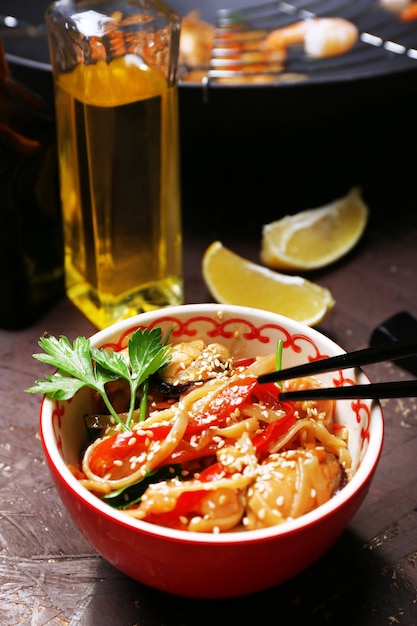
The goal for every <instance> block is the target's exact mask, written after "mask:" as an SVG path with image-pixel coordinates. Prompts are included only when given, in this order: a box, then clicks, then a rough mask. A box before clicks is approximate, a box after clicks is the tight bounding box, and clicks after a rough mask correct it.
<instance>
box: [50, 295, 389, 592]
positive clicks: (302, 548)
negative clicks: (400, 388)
mask: <svg viewBox="0 0 417 626" xmlns="http://www.w3.org/2000/svg"><path fill="white" fill-rule="evenodd" d="M155 326H160V327H161V328H162V329H163V330H166V331H167V330H168V329H173V331H172V333H171V336H170V339H171V341H172V342H174V343H176V342H179V341H189V340H192V339H195V338H197V337H202V338H203V339H206V340H208V341H219V342H222V343H224V344H226V345H227V346H228V347H230V348H231V349H232V351H233V353H234V354H235V355H237V356H239V357H243V356H251V355H262V354H269V353H271V352H273V351H275V349H276V345H277V341H278V340H279V339H282V340H283V367H289V366H292V365H296V364H301V363H305V362H307V361H308V360H314V359H317V358H322V357H323V356H333V355H336V354H340V353H343V350H342V348H341V347H340V346H338V345H337V344H336V343H334V342H333V341H331V340H330V339H329V338H327V337H326V336H324V335H323V334H321V333H319V332H318V331H317V330H315V329H312V328H309V327H307V326H304V325H302V324H299V323H298V322H295V321H293V320H290V319H288V318H286V317H283V316H280V315H276V314H272V313H269V312H267V311H261V310H257V309H252V308H246V307H238V306H227V305H217V304H195V305H184V306H179V307H169V308H166V309H162V310H158V311H153V312H150V313H144V314H141V315H138V316H136V317H132V318H131V319H128V320H124V321H121V322H119V323H116V324H114V325H113V326H110V327H109V328H107V329H105V330H102V331H100V332H98V333H96V334H95V335H94V336H93V337H92V338H91V342H92V345H93V346H95V347H104V346H106V347H111V348H114V349H116V350H119V349H122V348H124V347H126V345H127V339H128V337H129V335H130V334H131V333H132V332H133V331H134V330H135V329H136V328H138V327H147V328H152V327H155ZM320 378H321V379H322V380H323V382H324V383H325V384H326V386H328V385H334V384H335V383H336V381H337V384H340V381H341V378H342V379H343V380H344V382H345V383H346V384H351V383H352V382H353V383H356V382H362V383H367V382H369V380H368V379H367V377H365V375H364V374H363V373H362V372H358V371H353V370H344V371H343V372H342V371H340V372H339V371H338V372H335V373H329V374H323V375H320ZM89 402H90V394H89V393H88V390H85V392H83V390H82V391H81V392H79V393H78V394H77V395H76V396H75V397H74V398H73V399H72V400H71V401H68V402H60V401H54V400H49V399H44V400H43V402H42V406H41V411H40V434H41V439H42V444H43V447H44V452H45V456H46V459H47V462H48V464H49V467H50V470H51V473H52V476H53V479H54V482H55V485H56V489H57V491H58V493H59V495H60V497H61V499H62V502H63V503H64V505H65V507H66V508H67V510H68V512H69V514H70V516H71V517H72V519H73V521H74V523H75V524H76V525H77V526H78V528H79V529H80V531H81V532H82V533H83V534H84V536H85V537H86V539H87V540H88V541H89V542H90V544H91V545H92V546H93V547H94V548H95V550H97V552H98V553H100V554H101V555H102V556H103V557H104V558H105V559H107V560H108V561H109V562H110V563H112V564H113V565H114V566H115V567H116V568H118V569H119V570H121V571H122V572H124V573H125V574H127V575H128V576H130V577H132V578H134V579H136V580H138V581H139V582H141V583H144V584H146V585H149V586H150V587H153V588H155V589H159V590H162V591H165V592H169V593H172V594H177V595H181V596H188V597H194V598H230V597H237V596H242V595H246V594H250V593H254V592H258V591H261V590H265V589H267V588H270V587H273V586H274V585H278V584H279V583H281V582H283V581H285V580H287V579H289V578H291V577H293V576H295V575H296V574H298V573H299V572H301V571H302V570H304V569H306V568H307V567H309V566H310V565H311V564H312V563H313V562H314V561H315V560H316V559H318V558H319V557H320V556H321V555H322V554H323V553H324V552H325V551H326V550H327V549H328V548H329V547H330V546H331V545H332V544H333V543H334V542H335V541H336V539H337V538H338V537H339V536H340V535H341V533H342V532H343V530H344V529H345V528H346V526H347V525H348V523H349V521H350V520H351V519H352V517H353V516H354V514H355V513H356V511H357V510H358V508H359V506H360V505H361V503H362V502H363V500H364V498H365V496H366V494H367V492H368V489H369V486H370V482H371V479H372V476H373V474H374V472H375V469H376V467H377V463H378V460H379V457H380V454H381V449H382V443H383V415H382V411H381V408H380V405H379V404H378V403H376V402H371V401H364V400H355V401H351V400H349V401H347V400H343V401H337V403H336V421H337V422H338V423H340V424H343V425H345V426H346V427H347V428H348V429H349V449H350V453H351V455H352V458H353V466H354V473H353V476H352V478H351V480H350V481H349V483H348V484H347V485H346V486H345V487H344V488H343V489H342V490H341V491H340V492H339V493H338V494H336V495H335V496H334V497H333V498H332V499H331V500H330V501H328V502H327V503H325V504H323V505H321V506H320V507H318V508H317V509H315V510H314V511H312V512H310V513H307V514H306V515H303V516H302V517H299V518H297V519H294V520H292V521H288V522H286V523H284V524H282V525H279V526H274V527H271V528H265V529H260V530H251V531H246V532H229V533H224V534H206V533H192V532H187V531H179V530H171V529H169V528H164V527H160V526H156V525H154V524H150V523H148V522H143V521H139V520H134V519H131V518H129V517H128V516H127V515H126V514H124V513H123V512H122V511H118V510H115V509H113V508H112V507H111V506H109V505H108V504H106V503H104V502H103V501H101V500H100V499H99V498H97V497H96V496H94V495H93V494H92V493H90V492H89V491H87V490H86V489H85V488H84V487H83V486H81V485H80V483H79V482H78V481H77V480H76V478H74V476H73V475H72V473H71V472H70V471H69V469H68V467H67V464H69V463H72V464H77V463H78V460H79V455H80V452H81V450H82V448H83V446H84V445H85V443H86V432H85V427H84V420H83V416H84V414H85V413H87V412H88V411H89V408H90V406H89ZM255 573H256V574H255Z"/></svg>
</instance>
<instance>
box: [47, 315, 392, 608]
mask: <svg viewBox="0 0 417 626" xmlns="http://www.w3.org/2000/svg"><path fill="white" fill-rule="evenodd" d="M138 331H139V332H138ZM143 335H145V336H146V337H148V338H149V336H152V337H155V336H156V335H157V338H158V347H157V348H156V347H155V346H156V344H155V345H154V344H152V345H153V348H155V350H153V348H152V349H149V350H148V351H147V352H148V353H149V354H151V355H152V356H155V355H159V356H157V357H156V361H158V358H160V362H158V364H159V366H158V367H157V368H156V369H155V371H153V372H152V373H151V375H150V376H149V380H148V381H147V382H146V402H145V403H142V402H141V401H140V400H141V397H139V396H140V395H141V394H139V396H138V394H137V391H138V390H143V384H145V383H141V384H140V385H139V387H137V388H136V389H135V402H134V403H133V404H131V394H130V391H131V386H130V385H129V391H128V392H127V393H126V389H125V391H124V392H123V393H122V394H120V389H119V388H118V387H117V385H119V386H120V381H117V380H116V381H111V383H110V387H109V390H108V397H110V398H111V399H113V397H112V394H113V393H114V397H115V398H116V396H117V398H118V400H117V402H119V403H120V404H119V406H118V410H119V412H118V413H117V414H116V418H115V417H114V416H113V415H111V413H110V412H109V411H107V415H106V413H104V415H103V414H100V415H99V414H98V413H97V406H98V405H97V402H96V396H95V394H94V393H92V392H91V389H87V388H81V389H80V390H79V391H78V392H77V393H76V394H75V395H73V397H72V398H71V399H66V398H65V397H62V396H61V398H59V397H56V398H55V399H54V398H51V397H49V398H48V397H45V398H44V400H43V402H42V406H41V416H40V429H41V439H42V443H43V447H44V451H45V455H46V459H47V461H48V464H49V467H50V470H51V473H52V476H53V478H54V481H55V484H56V487H57V491H58V493H59V495H60V497H61V499H62V501H63V503H64V505H65V506H66V508H67V509H68V512H69V513H70V515H71V517H72V518H73V520H74V522H75V523H76V524H77V526H78V527H79V528H80V530H81V532H83V534H84V535H85V536H86V538H87V539H88V540H89V542H90V543H91V545H92V546H93V547H94V548H95V549H96V550H97V551H98V552H99V553H100V554H101V555H102V556H103V557H104V558H106V559H107V560H108V561H109V562H111V563H112V564H113V565H114V566H115V567H117V568H119V569H120V570H121V571H123V572H124V573H126V574H127V575H129V576H131V577H132V578H134V579H136V580H138V581H140V582H142V583H144V584H146V585H149V586H151V587H154V588H157V589H160V590H163V591H166V592H169V593H174V594H178V595H183V596H188V597H195V598H228V597H236V596H241V595H245V594H249V593H254V592H257V591H261V590H264V589H267V588H270V587H272V586H274V585H277V584H279V583H281V582H283V581H285V580H287V579H288V578H291V577H293V576H294V575H296V574H297V573H299V572H301V571H302V570H304V569H305V568H306V567H308V566H309V565H310V564H311V563H313V562H314V561H315V560H316V559H317V558H319V557H320V556H321V555H322V554H323V553H324V552H325V551H326V550H327V549H328V548H329V547H330V546H331V545H332V544H333V543H334V542H335V540H336V539H337V538H338V537H339V535H340V534H341V533H342V532H343V530H344V529H345V528H346V526H347V524H348V523H349V521H350V520H351V518H352V516H353V515H354V514H355V512H356V511H357V509H358V507H359V506H360V504H361V502H362V501H363V499H364V498H365V496H366V493H367V491H368V489H369V485H370V481H371V479H372V476H373V473H374V471H375V469H376V466H377V463H378V459H379V455H380V452H381V447H382V439H383V418H382V412H381V409H380V406H379V405H378V403H375V402H374V403H372V402H370V401H354V402H352V401H336V402H334V403H328V402H327V403H323V404H319V405H312V404H309V403H298V404H295V403H294V404H292V403H288V402H280V400H279V392H280V388H279V386H278V385H276V384H275V383H274V384H268V385H261V384H259V383H258V382H257V378H258V376H259V375H261V374H262V373H265V372H267V371H272V370H273V369H275V368H276V358H277V346H282V367H283V368H284V367H289V366H292V365H296V364H301V363H303V362H306V361H309V360H316V359H320V358H324V357H326V356H333V355H335V354H340V353H342V352H343V350H342V349H341V348H340V347H339V346H338V345H337V344H335V343H334V342H332V341H331V340H330V339H328V338H327V337H325V336H324V335H322V334H321V333H319V332H318V331H317V330H314V329H312V328H310V327H306V326H303V325H301V324H299V323H297V322H294V321H292V320H290V319H288V318H285V317H282V316H280V315H276V314H271V313H268V312H266V311H260V310H256V309H251V308H246V307H236V306H227V305H216V304H205V305H204V304H202V305H184V306H180V307H170V308H168V309H164V310H161V311H154V312H151V313H144V314H141V315H139V316H136V317H133V318H131V319H129V320H124V321H123V322H119V323H117V324H115V325H114V326H112V327H109V328H107V329H105V330H103V331H100V332H98V333H97V334H96V335H94V336H93V337H91V339H90V342H91V347H92V350H93V352H92V354H93V356H94V358H96V359H97V361H96V365H97V364H98V365H97V367H98V368H99V370H100V371H101V368H105V365H106V361H107V357H104V356H103V353H102V352H101V350H103V352H104V351H105V352H106V353H107V354H109V355H114V354H119V356H120V358H121V359H123V363H125V364H128V363H129V361H130V362H131V363H130V365H131V367H132V368H133V369H135V367H136V366H137V365H138V363H136V364H135V360H136V359H138V357H137V356H135V355H137V354H138V352H137V350H136V351H134V352H132V349H133V347H134V346H133V344H136V342H137V339H136V338H137V337H139V336H140V337H142V336H143ZM132 338H133V340H132ZM129 340H131V344H132V345H130V346H129ZM136 347H137V345H136ZM148 348H149V344H148ZM96 349H100V350H96ZM141 354H142V356H143V353H141ZM109 358H110V359H113V358H114V357H113V356H109ZM117 359H118V357H117V358H116V360H117ZM139 360H140V359H139ZM151 360H152V359H151ZM149 362H150V361H149V359H148V361H147V363H148V364H149ZM118 363H119V361H118ZM118 366H119V367H120V368H121V369H123V368H124V365H123V364H120V363H119V365H118ZM356 382H367V378H366V377H365V376H364V375H363V374H362V373H361V372H356V371H352V370H347V371H343V372H341V371H338V372H332V373H327V374H323V375H320V376H317V379H315V380H307V381H306V380H303V381H299V384H312V385H319V384H323V385H325V386H329V385H338V384H355V383H356ZM106 384H108V383H106ZM283 384H284V385H288V384H289V382H288V383H286V382H284V383H283ZM291 384H297V383H296V381H293V382H292V383H291ZM112 385H114V387H113V388H112ZM121 386H123V385H121ZM116 392H117V393H116ZM122 398H123V400H122ZM141 405H142V406H141ZM100 406H101V408H100V410H102V409H103V407H102V405H100ZM86 416H87V419H86ZM92 416H93V417H95V418H97V419H96V421H97V425H98V430H99V432H98V435H99V436H98V437H95V438H94V439H93V440H91V438H90V435H91V431H92V430H94V429H93V428H86V423H87V425H88V424H89V421H88V420H89V419H91V417H92ZM102 418H103V421H100V420H101V419H102ZM93 421H94V420H93ZM89 425H90V426H91V424H89ZM254 571H256V572H257V575H256V576H253V572H254Z"/></svg>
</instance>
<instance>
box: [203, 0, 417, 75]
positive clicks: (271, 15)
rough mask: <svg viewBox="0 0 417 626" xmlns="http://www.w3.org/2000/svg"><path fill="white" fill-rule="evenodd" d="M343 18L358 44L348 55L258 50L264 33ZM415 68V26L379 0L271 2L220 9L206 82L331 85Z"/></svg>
mask: <svg viewBox="0 0 417 626" xmlns="http://www.w3.org/2000/svg"><path fill="white" fill-rule="evenodd" d="M314 17H344V18H346V19H348V20H349V21H351V22H353V23H354V24H355V25H356V26H357V28H358V30H359V32H360V36H359V40H358V42H357V43H356V45H355V46H354V47H353V48H352V50H350V51H349V52H347V53H345V54H343V55H340V56H337V57H329V58H324V59H311V58H308V57H306V55H305V54H304V50H303V49H302V47H300V46H292V47H290V48H288V54H287V56H286V58H285V59H284V58H282V56H281V55H280V53H271V52H270V53H267V52H263V51H262V50H261V49H260V44H261V42H262V41H263V39H264V38H265V36H266V34H267V33H268V32H270V31H272V30H274V29H276V28H280V27H283V26H287V25H289V24H291V23H294V22H295V21H298V20H302V19H308V18H314ZM416 69H417V22H414V23H413V22H411V23H407V22H402V21H400V20H399V19H398V17H397V16H396V15H395V14H393V13H390V12H388V11H385V10H383V9H381V8H380V7H379V4H378V1H377V0H355V2H351V1H345V0H320V1H318V0H300V1H299V2H279V1H278V2H267V3H263V4H259V5H256V6H252V7H250V6H248V7H243V8H242V9H220V10H218V11H217V14H216V36H215V41H214V45H213V49H212V55H211V62H210V67H209V71H208V75H207V83H226V84H233V83H234V82H237V83H255V84H259V83H272V84H288V83H289V82H293V81H303V82H305V81H309V82H315V83H316V82H324V81H325V82H330V81H343V80H352V79H357V78H366V77H369V76H378V75H385V74H390V73H395V72H402V71H414V70H416Z"/></svg>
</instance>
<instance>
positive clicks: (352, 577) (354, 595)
mask: <svg viewBox="0 0 417 626" xmlns="http://www.w3.org/2000/svg"><path fill="white" fill-rule="evenodd" d="M270 566H271V567H273V563H271V564H270ZM100 570H101V573H100ZM97 575H98V577H99V581H100V582H97V583H96V585H95V589H94V593H93V594H92V595H91V596H90V598H89V601H88V604H87V605H86V606H85V610H84V611H83V612H82V613H83V614H82V618H81V621H80V622H78V621H77V624H78V623H80V624H82V626H93V624H94V625H95V624H97V623H100V624H102V626H105V625H107V624H123V626H130V625H131V626H156V625H157V626H197V625H198V626H205V625H207V626H209V625H210V626H212V625H220V626H221V625H223V624H224V625H226V624H228V625H229V624H231V623H233V624H239V625H242V624H261V623H268V624H293V625H299V626H303V625H304V624H305V625H306V626H307V625H308V626H323V625H324V624H325V625H329V626H333V625H335V626H336V625H337V626H353V625H355V626H356V625H357V626H381V624H389V623H395V624H414V623H417V606H416V604H415V599H416V589H415V586H414V585H413V584H411V583H410V581H408V580H407V576H406V575H405V574H404V573H402V572H401V571H400V570H399V571H397V570H396V568H393V567H392V565H391V564H389V563H387V562H385V561H384V559H383V558H381V557H380V556H379V555H378V554H376V551H374V550H372V549H371V548H370V546H369V545H363V542H361V541H360V540H359V539H358V538H357V537H356V536H355V535H354V534H353V533H352V532H348V531H347V532H345V533H344V534H343V536H342V537H341V538H340V539H339V541H338V542H337V543H336V544H335V546H334V547H333V548H332V549H331V550H329V551H328V552H327V553H326V554H325V555H324V556H323V557H322V558H321V559H320V560H319V561H318V562H317V563H315V564H314V565H313V566H311V567H310V568H309V569H308V570H307V571H305V572H304V573H302V574H300V575H298V576H297V577H295V578H293V579H292V580H290V581H288V582H286V583H284V584H282V585H280V586H278V587H275V588H273V589H271V590H269V591H266V592H262V593H258V594H255V595H252V596H246V597H243V598H236V599H231V600H195V599H188V598H180V597H176V596H170V595H168V594H164V593H162V592H159V591H155V590H152V589H149V588H147V587H145V586H143V585H140V584H139V583H136V582H135V581H133V580H131V579H129V578H127V577H125V576H124V575H123V574H120V572H117V570H115V569H114V568H112V566H110V565H109V564H108V563H106V562H105V561H102V562H101V564H100V566H99V571H98V572H97ZM253 576H254V577H256V571H254V572H253ZM103 594H106V602H105V603H103ZM109 596H110V597H109ZM104 607H105V610H104ZM109 607H111V609H110V610H109ZM97 620H99V621H97Z"/></svg>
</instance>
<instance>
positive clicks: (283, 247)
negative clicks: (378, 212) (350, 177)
mask: <svg viewBox="0 0 417 626" xmlns="http://www.w3.org/2000/svg"><path fill="white" fill-rule="evenodd" d="M368 217H369V208H368V206H367V204H366V203H365V202H364V201H363V199H362V197H361V190H360V188H359V187H354V188H353V189H351V190H350V192H349V193H348V194H347V195H346V196H343V197H342V198H339V199H337V200H334V201H333V202H330V203H329V204H327V205H325V206H322V207H319V208H315V209H307V210H306V211H301V212H300V213H296V214H295V215H286V216H285V217H283V218H281V219H279V220H276V221H274V222H271V223H269V224H265V225H264V226H263V229H262V242H261V260H262V262H263V263H265V265H268V266H269V267H272V268H275V269H286V270H314V269H319V268H322V267H324V266H326V265H330V264H331V263H334V262H335V261H337V260H339V259H340V258H341V257H342V256H344V255H345V254H347V253H348V252H349V251H350V250H351V249H352V248H353V247H354V246H355V245H356V244H357V242H358V241H359V239H360V237H361V236H362V234H363V232H364V230H365V228H366V225H367V222H368Z"/></svg>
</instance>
